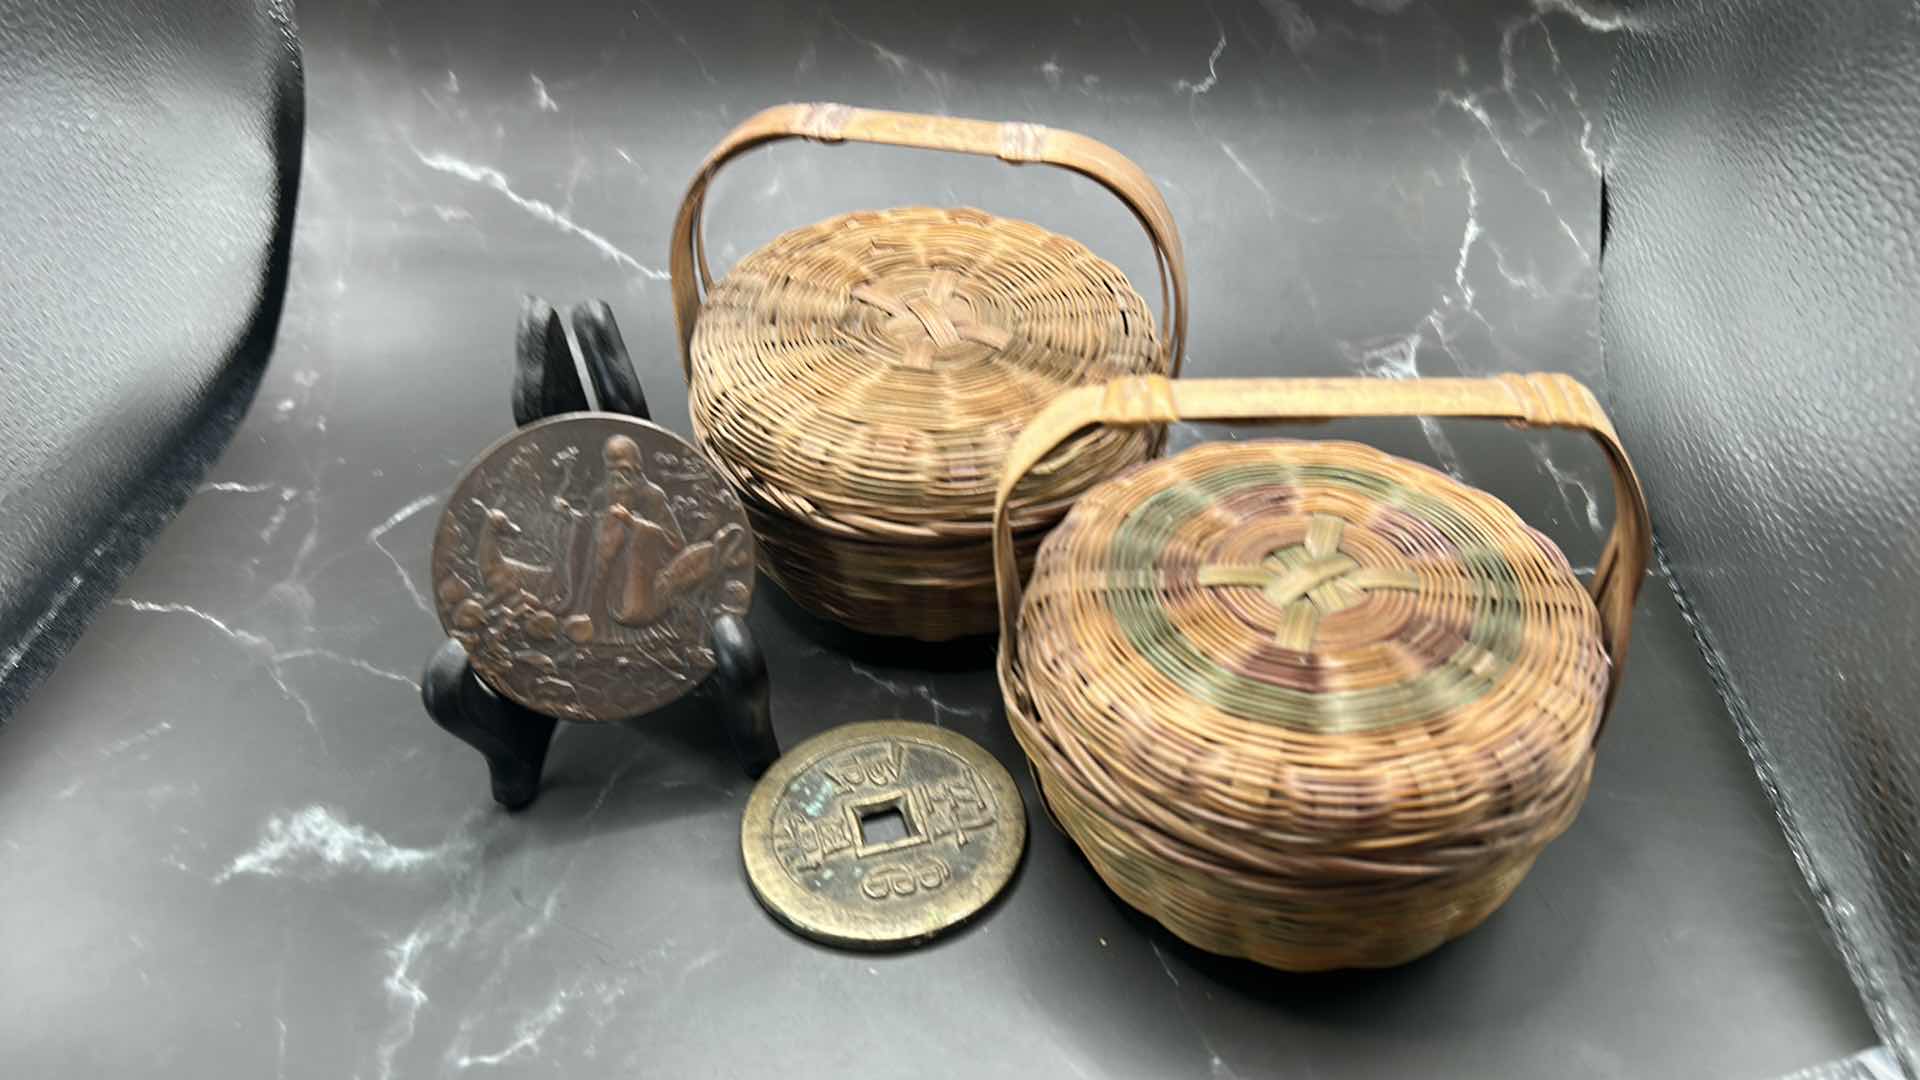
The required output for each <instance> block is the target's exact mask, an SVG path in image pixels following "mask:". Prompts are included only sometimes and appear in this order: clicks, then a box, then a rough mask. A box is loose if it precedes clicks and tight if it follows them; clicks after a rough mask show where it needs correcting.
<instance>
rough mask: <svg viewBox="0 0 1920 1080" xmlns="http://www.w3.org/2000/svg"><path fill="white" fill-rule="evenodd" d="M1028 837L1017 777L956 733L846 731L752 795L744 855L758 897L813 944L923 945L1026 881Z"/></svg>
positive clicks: (811, 745)
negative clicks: (1018, 869) (1019, 874)
mask: <svg viewBox="0 0 1920 1080" xmlns="http://www.w3.org/2000/svg"><path fill="white" fill-rule="evenodd" d="M1026 842H1027V817H1026V810H1025V808H1024V807H1023V806H1022V804H1021V801H1020V791H1019V789H1018V788H1016V787H1014V784H1013V777H1011V776H1008V775H1007V770H1006V769H1004V768H1002V767H1001V765H1000V763H999V762H998V761H996V760H994V757H993V755H992V754H989V753H987V752H986V751H985V750H983V749H981V747H980V746H979V744H977V743H975V742H973V741H972V740H970V739H967V738H965V737H964V736H961V735H956V734H954V733H953V732H951V731H947V730H946V729H944V728H937V727H934V726H932V725H930V724H915V723H908V722H905V721H898V720H890V721H884V722H879V723H865V724H847V725H845V726H843V727H837V728H834V729H833V730H831V731H828V732H826V733H824V734H821V735H816V736H814V737H813V738H811V739H808V740H807V741H806V742H803V743H801V744H800V745H799V746H796V747H794V748H793V749H792V750H790V751H788V752H787V754H786V755H785V756H784V757H782V758H781V759H780V760H779V761H777V762H775V763H774V766H773V768H771V769H768V770H767V774H766V775H765V776H763V777H761V779H760V782H759V784H757V785H755V787H754V789H753V797H752V798H751V799H749V800H748V802H747V813H746V817H745V818H744V819H743V820H742V821H741V823H740V849H741V853H742V855H743V856H744V858H745V860H746V865H747V880H748V882H749V883H751V884H752V886H753V893H754V895H755V896H756V897H758V898H759V900H760V902H761V904H763V905H765V906H766V908H767V910H768V911H770V912H772V913H773V915H774V917H775V918H777V919H779V920H780V921H781V922H783V923H785V924H787V925H788V926H790V927H792V928H793V929H794V930H796V931H798V932H799V933H801V934H804V935H806V936H807V937H810V938H814V939H817V940H820V941H825V942H829V943H831V944H835V945H845V946H851V947H855V948H884V947H887V946H897V945H910V944H914V943H917V942H920V941H924V940H926V939H928V938H930V937H932V936H934V935H935V934H937V933H939V932H940V931H942V930H945V929H947V928H949V927H951V926H954V925H957V924H959V923H961V922H964V921H965V920H966V919H968V918H969V917H971V916H972V915H974V914H976V913H977V912H979V911H980V909H981V908H983V907H985V906H986V905H987V904H988V903H990V902H991V901H992V900H993V898H994V897H995V896H997V895H998V894H999V892H1000V890H1001V889H1002V888H1004V887H1005V886H1006V884H1007V881H1008V879H1010V878H1011V877H1012V876H1013V871H1014V867H1015V866H1017V865H1018V864H1019V862H1020V853H1021V851H1022V850H1023V849H1024V848H1025V847H1026Z"/></svg>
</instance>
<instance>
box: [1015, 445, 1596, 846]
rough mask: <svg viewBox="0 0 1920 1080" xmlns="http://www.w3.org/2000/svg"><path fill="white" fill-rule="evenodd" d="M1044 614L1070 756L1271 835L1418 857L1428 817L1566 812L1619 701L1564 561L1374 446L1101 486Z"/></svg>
mask: <svg viewBox="0 0 1920 1080" xmlns="http://www.w3.org/2000/svg"><path fill="white" fill-rule="evenodd" d="M1020 618H1021V623H1020V636H1019V649H1020V656H1019V663H1020V670H1021V671H1022V673H1023V676H1024V679H1025V686H1026V691H1027V693H1028V695H1029V696H1030V700H1031V701H1032V702H1033V706H1034V709H1035V710H1036V711H1037V712H1039V713H1044V714H1045V717H1046V725H1047V728H1048V730H1049V731H1050V732H1051V734H1052V737H1053V738H1054V739H1055V740H1070V741H1073V742H1075V743H1077V744H1078V747H1077V748H1076V749H1075V750H1074V751H1072V752H1070V753H1067V755H1066V756H1067V757H1068V758H1073V759H1084V760H1087V761H1099V762H1102V763H1104V765H1103V771H1105V772H1106V773H1107V774H1108V775H1110V776H1111V777H1113V783H1115V784H1119V785H1122V786H1125V787H1129V788H1132V789H1133V790H1135V791H1136V792H1137V793H1144V792H1161V793H1164V792H1166V791H1169V790H1177V791H1180V792H1182V793H1183V798H1185V799H1189V800H1192V801H1193V803H1194V805H1195V807H1196V808H1197V812H1203V813H1204V812H1205V811H1206V810H1207V809H1209V808H1210V809H1212V810H1215V811H1219V812H1221V813H1223V814H1226V815H1229V816H1230V817H1232V818H1235V819H1237V820H1240V821H1242V822H1244V823H1246V824H1247V826H1248V827H1266V826H1274V825H1277V824H1279V823H1281V822H1285V823H1290V824H1293V825H1299V824H1301V822H1302V820H1303V815H1305V816H1311V817H1313V818H1314V820H1315V826H1316V830H1317V831H1320V832H1322V833H1324V832H1327V831H1331V832H1334V833H1338V832H1342V831H1346V830H1345V829H1344V828H1342V827H1340V822H1339V821H1335V820H1333V819H1335V818H1338V819H1340V820H1341V821H1345V822H1346V824H1347V826H1350V827H1351V828H1352V829H1355V830H1358V831H1362V832H1366V833H1368V834H1370V835H1374V836H1379V837H1386V836H1393V835H1398V836H1399V837H1400V838H1401V839H1403V840H1408V841H1409V842H1411V840H1412V839H1413V838H1415V837H1416V836H1417V834H1419V833H1420V832H1421V831H1422V829H1421V827H1419V823H1420V822H1421V821H1423V820H1424V821H1426V822H1427V826H1426V827H1432V826H1433V825H1434V824H1435V823H1437V822H1438V821H1440V820H1441V819H1442V818H1443V817H1448V818H1451V819H1452V820H1454V821H1455V822H1456V823H1457V822H1458V821H1460V820H1461V817H1460V815H1462V814H1463V813H1464V814H1465V816H1466V817H1468V818H1473V817H1478V816H1481V815H1483V814H1487V813H1493V812H1495V811H1496V810H1498V809H1500V808H1502V807H1504V809H1505V811H1506V812H1513V811H1514V810H1515V809H1516V808H1517V807H1522V806H1525V805H1534V806H1536V807H1537V808H1538V809H1540V810H1542V811H1545V810H1546V809H1548V808H1550V807H1558V806H1559V805H1560V800H1557V799H1555V798H1551V797H1549V795H1548V793H1566V792H1568V791H1571V790H1575V789H1577V788H1583V787H1584V780H1585V776H1586V772H1585V770H1586V769H1587V768H1588V767H1589V763H1590V760H1591V752H1592V744H1593V740H1594V737H1595V735H1596V733H1597V731H1598V727H1599V724H1600V719H1601V715H1602V712H1603V706H1604V704H1605V701H1606V697H1607V688H1608V675H1609V662H1608V659H1607V655H1606V652H1605V651H1604V649H1603V647H1602V639H1601V629H1600V619H1599V615H1598V613H1597V611H1596V609H1595V606H1594V602H1593V600H1592V598H1591V597H1589V596H1588V594H1587V592H1586V590H1585V589H1584V588H1583V587H1582V586H1581V584H1580V582H1579V580H1578V579H1577V578H1576V577H1575V576H1574V574H1573V571H1572V569H1571V568H1570V567H1569V565H1568V563H1567V560H1566V558H1565V556H1564V555H1562V554H1561V553H1560V551H1559V549H1558V548H1556V547H1555V546H1554V545H1553V544H1552V542H1551V541H1549V540H1548V539H1547V538H1545V537H1544V536H1542V535H1541V534H1539V533H1538V532H1536V531H1534V530H1533V529H1531V528H1529V527H1528V526H1527V525H1526V524H1525V523H1524V522H1522V521H1521V520H1520V518H1519V517H1518V516H1517V515H1516V514H1515V513H1514V512H1513V511H1512V510H1511V509H1510V508H1509V507H1507V506H1506V504H1504V503H1502V502H1500V501H1499V500H1498V499H1496V498H1494V497H1493V496H1492V495H1489V494H1487V493H1486V492H1484V491H1480V490H1477V489H1475V488H1471V487H1468V486H1466V485H1464V484H1461V483H1459V482H1457V481H1455V480H1453V479H1452V478H1450V477H1448V476H1446V475H1444V474H1442V473H1439V472H1436V471H1435V470H1433V469H1430V468H1428V467H1426V466H1424V465H1420V464H1417V463H1414V462H1410V461H1406V460H1403V459H1400V458H1396V457H1393V456H1391V455H1389V454H1385V453H1382V452H1380V451H1378V450H1374V449H1372V448H1370V447H1366V446H1361V445H1358V444H1354V443H1344V442H1314V443H1310V442H1297V441H1292V440H1264V441H1258V442H1246V443H1216V444H1208V445H1203V446H1200V447H1197V448H1195V449H1192V450H1188V451H1186V452H1185V453H1182V454H1180V455H1178V456H1177V457H1174V458H1171V459H1167V460H1162V461H1157V462H1153V463H1149V464H1147V465H1144V466H1141V467H1140V468H1138V469H1136V470H1133V471H1132V472H1130V473H1127V474H1126V475H1124V476H1121V477H1118V478H1116V479H1114V480H1112V481H1110V482H1108V483H1106V484H1102V485H1101V486H1099V487H1098V488H1096V489H1095V490H1094V491H1093V492H1092V493H1090V494H1089V495H1087V496H1086V497H1085V498H1083V499H1082V500H1081V501H1080V502H1079V503H1078V504H1077V505H1076V506H1075V507H1074V508H1073V510H1072V511H1071V512H1070V513H1069V514H1068V515H1067V517H1066V519H1065V521H1064V522H1063V523H1062V524H1061V525H1060V527H1059V528H1058V529H1056V530H1055V531H1054V533H1053V534H1052V535H1051V536H1050V537H1049V538H1048V539H1047V541H1046V542H1045V543H1044V544H1043V545H1042V547H1041V550H1040V554H1039V557H1038V559H1037V561H1036V563H1035V567H1034V572H1033V577H1032V581H1031V583H1030V585H1029V587H1028V589H1027V592H1026V594H1025V603H1024V605H1023V607H1022V609H1021V615H1020ZM1129 778H1131V779H1129ZM1280 792H1288V793H1290V796H1289V797H1285V798H1279V797H1274V796H1275V795H1277V794H1278V793H1280ZM1530 800H1531V802H1530ZM1330 806H1331V807H1335V808H1340V809H1339V812H1338V813H1334V812H1331V811H1329V810H1328V807H1330ZM1474 806H1478V808H1479V809H1477V810H1475V809H1473V807H1474ZM1255 808H1257V809H1258V813H1254V814H1253V816H1252V818H1249V816H1248V815H1249V812H1250V811H1251V810H1253V809H1255ZM1388 817H1391V818H1392V819H1394V820H1396V821H1398V822H1400V824H1401V825H1402V826H1404V827H1405V828H1404V829H1403V830H1401V829H1387V830H1382V828H1381V825H1382V822H1383V821H1384V820H1385V819H1387V818H1388Z"/></svg>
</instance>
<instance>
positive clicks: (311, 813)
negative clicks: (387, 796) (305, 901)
mask: <svg viewBox="0 0 1920 1080" xmlns="http://www.w3.org/2000/svg"><path fill="white" fill-rule="evenodd" d="M474 847H475V841H474V840H473V838H472V837H470V836H468V835H467V834H466V833H464V832H461V831H456V832H455V833H454V835H452V836H450V837H448V838H447V839H446V840H444V841H442V842H440V843H439V844H436V845H434V846H432V847H425V848H417V847H405V846H402V845H399V844H395V843H394V842H393V841H391V840H388V839H387V838H386V837H384V836H381V835H380V834H379V833H377V832H374V831H373V830H371V829H368V828H365V827H364V826H360V825H356V824H354V823H353V822H351V821H348V820H346V819H345V818H343V817H341V816H340V815H339V814H338V813H337V812H336V811H334V810H333V809H332V808H331V807H327V806H321V805H317V804H316V805H313V806H308V807H305V808H304V809H301V810H297V811H293V812H292V813H288V814H276V815H274V816H273V817H271V818H269V819H268V820H267V824H266V826H265V827H264V828H263V829H262V830H261V832H260V842H259V843H258V844H256V845H254V847H253V848H252V849H250V850H248V851H245V852H242V853H241V854H240V855H238V856H236V857H235V858H234V860H233V861H232V862H231V863H229V864H227V868H226V869H224V870H222V871H220V873H219V874H217V875H216V876H215V877H214V879H213V882H214V884H216V885H219V884H224V883H225V882H228V881H231V880H232V879H234V878H237V877H249V876H254V877H269V878H295V879H298V880H303V881H316V880H323V879H325V878H329V877H333V876H335V875H338V874H343V873H353V872H367V873H374V874H399V873H407V872H409V871H413V870H419V869H422V868H425V867H430V866H434V865H438V864H440V863H444V862H446V861H447V860H449V859H458V858H462V857H464V856H466V855H468V854H470V853H471V852H472V851H473V850H474Z"/></svg>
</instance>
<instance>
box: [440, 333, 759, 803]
mask: <svg viewBox="0 0 1920 1080" xmlns="http://www.w3.org/2000/svg"><path fill="white" fill-rule="evenodd" d="M572 321H573V332H574V337H575V338H576V339H577V340H578V341H579V343H580V353H581V358H582V359H583V360H584V361H585V363H586V369H587V376H588V378H589V379H591V380H592V382H593V396H594V399H595V400H596V401H597V402H598V406H599V409H600V411H602V412H617V413H624V414H626V415H628V416H636V417H639V418H640V419H642V420H645V419H648V413H647V399H646V396H645V394H644V393H642V391H641V389H640V380H639V378H638V377H637V376H636V375H635V374H634V371H633V362H632V361H631V360H630V359H629V358H628V356H627V347H626V343H625V342H624V341H622V340H621V337H620V328H619V326H618V325H616V324H615V323H614V321H613V312H612V310H611V309H609V308H608V307H607V305H606V304H605V303H604V302H601V301H598V300H595V301H591V302H588V303H584V304H576V305H574V307H573V310H572ZM514 351H515V356H516V359H517V371H516V373H515V376H514V384H513V422H514V424H515V425H517V426H521V427H524V426H526V425H527V424H530V423H533V422H534V421H535V420H540V419H543V418H545V417H548V416H554V415H557V414H559V413H567V412H581V411H584V410H586V409H588V408H590V407H592V406H590V405H589V402H588V398H587V393H586V388H585V387H583V386H582V385H581V383H580V376H579V373H578V372H577V371H576V370H575V368H574V362H573V350H572V349H570V348H569V347H568V345H567V335H566V330H565V328H564V327H563V326H562V324H561V322H560V313H559V312H557V311H555V310H554V309H553V307H552V305H550V304H548V303H547V302H546V301H544V300H541V299H539V298H538V297H532V296H530V297H528V298H527V302H526V306H525V308H524V309H523V310H522V312H521V318H520V333H519V339H518V341H517V342H516V345H515V350H514ZM711 633H712V639H713V651H714V654H715V658H716V661H717V662H716V666H715V668H714V671H713V674H712V675H710V676H708V677H707V679H706V681H705V682H703V683H701V684H700V686H699V687H698V688H697V689H696V690H695V691H694V692H695V693H696V694H698V695H700V696H702V697H705V698H707V699H708V700H709V701H711V702H713V704H714V705H715V707H716V708H717V709H718V710H719V712H720V715H721V719H722V722H723V723H724V724H725V726H726V729H727V736H728V738H729V740H731V742H732V743H733V750H734V754H735V755H736V756H737V757H738V758H739V759H740V764H741V766H742V767H743V768H745V769H746V771H747V775H748V776H755V777H757V776H759V775H760V774H761V773H763V772H765V771H766V769H767V766H769V765H771V764H773V761H774V759H775V758H778V757H779V756H780V746H779V743H778V742H777V741H775V739H774V735H773V713H772V707H771V705H770V702H769V694H768V685H767V663H766V659H765V658H764V657H763V656H761V654H760V647H759V646H758V645H757V644H755V642H754V640H753V635H752V634H751V633H750V632H749V631H748V630H747V624H746V621H745V620H743V619H741V618H739V617H738V616H735V615H730V614H722V615H720V616H719V617H717V618H716V619H714V621H713V624H712V629H711ZM420 697H421V700H422V701H423V702H424V703H425V704H426V708H427V713H428V714H429V715H431V716H432V717H433V719H434V722H435V723H437V724H439V725H440V726H441V727H443V728H445V729H447V731H449V732H451V733H452V734H453V735H454V736H455V737H457V738H459V739H460V740H462V741H464V742H465V743H467V744H468V745H469V746H472V747H473V748H474V749H475V750H478V751H480V754H481V756H482V757H484V758H486V760H487V771H488V773H489V774H490V775H491V777H492V781H493V798H494V801H495V802H497V803H499V804H500V805H501V806H504V807H506V808H507V809H509V810H518V809H520V808H521V807H524V806H526V805H527V804H529V803H531V802H533V800H534V798H535V796H537V795H539V794H540V775H541V772H542V770H543V769H544V768H545V766H546V762H547V748H548V746H550V745H551V744H552V741H553V731H554V728H555V726H556V725H557V724H558V721H557V720H555V719H554V718H553V717H551V716H547V715H545V714H543V713H538V712H535V711H533V710H532V709H529V708H526V707H525V706H523V705H520V704H518V703H516V702H513V701H510V700H508V699H507V698H505V697H502V696H501V695H499V694H496V693H494V692H493V690H492V689H491V688H489V687H488V686H487V684H486V683H485V682H483V681H482V680H481V679H480V677H479V676H478V675H476V674H475V673H474V670H473V665H472V664H471V663H469V662H468V660H467V652H466V650H465V649H464V648H462V647H461V645H460V643H459V642H458V641H455V640H453V639H452V638H448V639H447V641H446V642H445V643H444V644H442V645H441V646H440V648H439V650H438V651H436V652H435V653H434V654H433V659H432V660H429V661H428V662H427V670H426V674H425V676H424V677H423V678H422V679H421V681H420Z"/></svg>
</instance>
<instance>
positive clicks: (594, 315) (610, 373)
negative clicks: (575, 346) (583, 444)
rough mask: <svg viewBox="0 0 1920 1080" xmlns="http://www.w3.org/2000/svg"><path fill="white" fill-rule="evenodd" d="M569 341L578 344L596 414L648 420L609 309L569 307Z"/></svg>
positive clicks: (596, 303) (590, 304)
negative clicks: (593, 398) (597, 403)
mask: <svg viewBox="0 0 1920 1080" xmlns="http://www.w3.org/2000/svg"><path fill="white" fill-rule="evenodd" d="M573 337H574V340H576V341H578V342H579V343H580V358H581V359H582V360H583V361H585V362H586V366H587V378H589V379H591V380H592V381H593V393H594V396H595V397H596V398H598V399H599V402H600V405H599V408H600V411H601V412H616V413H625V414H626V415H628V416H634V417H638V418H640V419H642V420H650V419H652V416H651V415H650V414H649V413H648V412H647V395H646V394H645V393H644V392H643V391H642V390H641V389H640V377H639V376H638V375H636V374H634V371H633V360H632V358H631V357H630V356H628V355H627V343H626V339H624V338H622V337H621V336H620V324H619V323H617V322H614V321H613V309H612V308H611V307H608V306H607V302H606V301H605V300H588V301H586V302H585V303H581V304H575V305H573Z"/></svg>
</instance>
